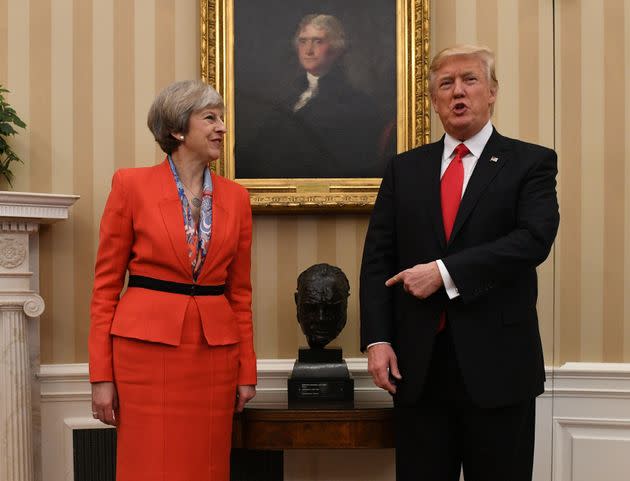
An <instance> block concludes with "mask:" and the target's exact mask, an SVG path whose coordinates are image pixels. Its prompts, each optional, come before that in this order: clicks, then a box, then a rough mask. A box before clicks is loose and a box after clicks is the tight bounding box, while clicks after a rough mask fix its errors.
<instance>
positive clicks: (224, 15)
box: [200, 0, 431, 213]
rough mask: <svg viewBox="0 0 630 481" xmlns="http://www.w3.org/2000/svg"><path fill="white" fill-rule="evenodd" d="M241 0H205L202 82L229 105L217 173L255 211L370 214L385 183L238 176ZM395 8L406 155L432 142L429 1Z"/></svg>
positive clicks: (399, 141) (399, 135) (399, 124)
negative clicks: (238, 188)
mask: <svg viewBox="0 0 630 481" xmlns="http://www.w3.org/2000/svg"><path fill="white" fill-rule="evenodd" d="M237 1H239V0H200V22H201V25H200V27H201V52H200V53H201V77H202V80H203V81H205V82H207V83H209V84H211V85H213V86H215V88H216V89H217V90H218V91H219V93H221V94H222V95H223V98H224V100H225V106H226V116H225V122H226V126H227V134H226V137H225V144H224V151H223V155H222V156H221V158H220V159H219V160H218V161H217V165H216V170H217V172H218V173H219V174H221V175H223V176H225V177H227V178H230V179H234V180H236V181H237V182H239V183H240V184H242V185H243V186H245V187H246V188H247V189H248V190H249V192H250V195H251V203H252V208H253V210H254V211H255V212H270V213H281V212H322V211H342V212H357V211H369V210H370V209H371V207H372V206H373V205H374V201H375V198H376V194H377V192H378V188H379V186H380V181H381V179H380V178H376V177H362V178H348V177H341V178H340V177H325V178H238V177H237V176H236V170H237V169H236V162H237V160H238V159H236V158H235V141H237V140H238V139H235V115H232V114H231V113H233V112H235V109H234V106H235V91H234V90H235V89H234V85H235V83H234V65H235V59H234V10H235V9H234V3H235V2H237ZM339 1H340V2H341V1H342V0H339ZM260 3H264V0H260ZM328 4H330V2H328ZM395 8H396V12H395V15H396V18H395V23H396V26H395V30H396V47H395V49H396V60H395V66H396V73H395V77H396V80H395V83H396V96H395V97H396V101H395V104H396V112H395V119H396V126H395V127H396V129H395V140H396V146H395V150H396V151H397V152H402V151H405V150H409V149H410V148H413V147H415V146H418V145H421V144H425V143H428V142H429V141H430V107H431V103H430V97H429V91H428V70H429V0H395Z"/></svg>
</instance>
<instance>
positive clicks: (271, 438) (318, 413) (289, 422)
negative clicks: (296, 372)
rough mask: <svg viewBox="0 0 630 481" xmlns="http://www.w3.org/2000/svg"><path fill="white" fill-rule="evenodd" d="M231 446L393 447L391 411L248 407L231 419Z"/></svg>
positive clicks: (293, 447) (387, 408)
mask: <svg viewBox="0 0 630 481" xmlns="http://www.w3.org/2000/svg"><path fill="white" fill-rule="evenodd" d="M232 446H233V447H235V448H245V449H257V450H284V449H368V448H371V449H377V448H393V447H394V419H393V409H392V408H391V407H377V408H375V407H354V408H340V409H326V408H324V409H289V408H286V407H273V408H272V407H248V408H245V410H244V411H243V412H242V413H241V414H238V415H236V416H235V418H234V433H233V441H232Z"/></svg>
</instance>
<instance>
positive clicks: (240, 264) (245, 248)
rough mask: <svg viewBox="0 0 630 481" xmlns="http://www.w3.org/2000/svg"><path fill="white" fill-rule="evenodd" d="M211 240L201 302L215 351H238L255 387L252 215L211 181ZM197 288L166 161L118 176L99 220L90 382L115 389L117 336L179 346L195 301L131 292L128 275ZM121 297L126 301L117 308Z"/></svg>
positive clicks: (218, 181)
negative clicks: (217, 291)
mask: <svg viewBox="0 0 630 481" xmlns="http://www.w3.org/2000/svg"><path fill="white" fill-rule="evenodd" d="M212 186H213V196H212V236H211V239H210V245H209V248H208V253H207V256H206V260H205V263H204V265H203V267H202V269H201V272H200V274H199V277H198V279H197V283H198V284H201V285H220V284H225V286H226V289H225V294H224V295H220V296H196V297H195V300H196V301H197V305H198V306H199V311H200V315H201V321H202V323H203V329H204V333H205V336H206V340H207V342H208V344H209V345H225V344H236V343H239V345H240V367H239V374H238V384H240V385H244V384H256V357H255V353H254V346H253V331H252V312H251V280H250V267H251V241H252V215H251V207H250V204H249V195H248V193H247V190H246V189H244V188H243V187H241V186H240V185H238V184H236V183H235V182H232V181H230V180H227V179H225V178H223V177H219V176H217V175H214V174H212ZM127 271H129V274H130V275H140V276H147V277H154V278H157V279H161V280H166V281H174V282H181V283H187V284H192V283H193V279H192V268H191V262H190V260H189V258H188V245H187V243H186V238H185V233H184V219H183V216H182V205H181V201H180V199H179V195H178V193H177V187H176V185H175V180H174V178H173V174H172V173H171V170H170V167H169V164H168V160H166V161H164V162H162V163H161V164H160V165H157V166H154V167H146V168H135V169H122V170H118V171H117V172H116V173H115V174H114V177H113V179H112V190H111V193H110V194H109V198H108V199H107V204H106V205H105V210H104V212H103V217H102V219H101V228H100V240H99V247H98V254H97V257H96V267H95V277H94V290H93V293H92V304H91V327H90V335H89V352H90V381H91V382H97V381H112V380H113V366H112V338H111V336H112V335H116V336H122V337H129V338H134V339H141V340H145V341H153V342H160V343H164V344H169V345H173V346H177V345H179V343H180V338H181V331H182V325H183V321H184V314H185V312H186V306H187V305H188V302H189V301H190V297H189V296H186V295H181V294H172V293H168V292H161V291H154V290H149V289H143V288H138V287H130V288H128V289H127V290H126V291H125V293H124V294H123V295H122V296H120V293H121V291H122V289H123V286H124V283H125V274H126V273H127ZM119 296H120V300H119Z"/></svg>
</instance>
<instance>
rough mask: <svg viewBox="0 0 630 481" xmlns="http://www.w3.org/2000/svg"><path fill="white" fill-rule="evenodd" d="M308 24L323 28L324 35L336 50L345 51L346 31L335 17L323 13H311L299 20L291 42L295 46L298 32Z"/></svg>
mask: <svg viewBox="0 0 630 481" xmlns="http://www.w3.org/2000/svg"><path fill="white" fill-rule="evenodd" d="M308 25H312V26H313V27H315V28H318V29H321V30H325V31H326V37H327V38H328V41H329V42H330V45H332V47H333V48H334V49H335V51H336V52H339V53H343V52H345V51H346V32H345V30H344V29H343V25H342V24H341V22H340V21H339V20H337V17H333V16H332V15H326V14H323V13H311V14H310V15H306V16H305V17H303V18H302V20H300V24H299V25H298V28H297V30H296V32H295V36H294V37H293V44H294V45H295V47H296V48H297V46H298V38H299V37H300V33H301V32H302V30H304V29H305V28H306V27H307V26H308Z"/></svg>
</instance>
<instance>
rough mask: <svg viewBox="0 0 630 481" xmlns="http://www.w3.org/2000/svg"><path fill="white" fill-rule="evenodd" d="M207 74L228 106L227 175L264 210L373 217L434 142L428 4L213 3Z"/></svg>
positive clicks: (403, 0) (205, 1)
mask: <svg viewBox="0 0 630 481" xmlns="http://www.w3.org/2000/svg"><path fill="white" fill-rule="evenodd" d="M200 12H201V75H202V79H203V80H204V81H206V82H208V83H210V84H211V85H214V86H215V87H216V88H217V90H218V91H219V92H220V93H221V94H222V95H223V97H224V99H225V107H226V113H225V121H226V125H227V130H228V131H227V134H226V141H225V147H224V152H223V155H222V157H221V159H220V160H219V161H218V163H217V166H216V168H217V171H218V172H219V173H220V174H222V175H225V176H226V177H228V178H231V179H234V180H236V181H237V182H239V183H241V184H242V185H244V186H245V187H247V189H248V190H249V192H250V194H251V201H252V207H253V209H254V210H255V211H258V212H281V211H287V212H289V211H301V212H304V211H321V210H343V211H361V210H369V209H370V208H371V206H372V205H373V204H374V200H375V197H376V193H377V191H378V187H379V185H380V181H381V177H382V174H383V172H384V169H385V166H386V163H387V162H388V160H389V159H390V158H391V157H392V156H393V155H394V154H395V153H397V152H401V151H404V150H408V149H410V148H412V147H414V146H416V145H420V144H423V143H426V142H428V141H429V135H430V126H429V119H430V98H429V94H428V52H429V14H428V12H429V6H428V0H201V10H200Z"/></svg>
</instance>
